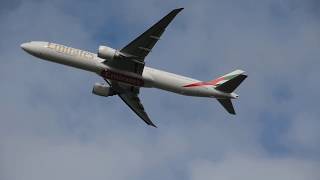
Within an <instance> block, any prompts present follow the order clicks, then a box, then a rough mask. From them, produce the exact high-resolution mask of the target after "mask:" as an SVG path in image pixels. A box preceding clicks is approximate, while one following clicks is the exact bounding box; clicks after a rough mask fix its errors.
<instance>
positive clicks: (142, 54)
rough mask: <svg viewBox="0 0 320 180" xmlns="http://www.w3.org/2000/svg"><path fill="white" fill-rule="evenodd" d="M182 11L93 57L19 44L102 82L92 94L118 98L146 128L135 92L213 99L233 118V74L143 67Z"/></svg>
mask: <svg viewBox="0 0 320 180" xmlns="http://www.w3.org/2000/svg"><path fill="white" fill-rule="evenodd" d="M181 10H183V8H178V9H174V10H172V11H171V12H169V13H168V14H167V15H166V16H164V17H163V18H162V19H161V20H160V21H158V22H157V23H155V24H154V25H153V26H151V27H150V28H149V29H148V30H147V31H145V32H144V33H142V34H141V35H140V36H138V37H137V38H136V39H134V40H133V41H131V42H130V43H129V44H128V45H126V46H125V47H123V48H122V49H113V48H111V47H108V46H99V49H98V52H97V54H95V53H92V52H88V51H85V50H81V49H76V48H73V47H68V46H64V45H60V44H57V43H52V42H43V41H31V42H27V43H23V44H21V48H22V49H23V50H24V51H26V52H27V53H29V54H31V55H33V56H35V57H38V58H40V59H44V60H47V61H51V62H55V63H59V64H63V65H67V66H72V67H75V68H78V69H82V70H86V71H89V72H93V73H96V74H98V75H99V76H100V77H102V78H103V79H104V80H105V82H103V83H95V84H94V86H93V89H92V93H93V94H95V95H99V96H104V97H109V96H113V95H118V96H119V97H120V98H121V99H122V101H123V102H124V103H126V104H127V105H128V106H129V107H130V108H131V110H132V111H134V112H135V113H136V114H137V115H138V116H139V117H140V118H141V119H142V120H143V121H144V122H145V123H146V124H148V125H150V126H153V127H157V126H156V125H155V124H154V123H153V122H152V121H151V119H150V118H149V116H148V114H147V113H146V111H145V109H144V107H143V105H142V103H141V101H140V99H139V90H140V88H141V87H144V88H158V89H161V90H165V91H170V92H173V93H177V94H181V95H186V96H197V97H209V98H215V99H217V100H218V102H219V103H220V104H221V105H222V106H223V107H224V108H225V109H226V111H227V112H229V113H230V114H235V110H234V107H233V104H232V101H231V99H237V98H238V97H239V96H238V95H237V94H236V93H234V92H233V91H234V90H235V89H236V88H237V87H238V86H239V85H240V84H241V82H242V81H243V80H244V79H246V78H247V75H246V74H245V72H244V71H242V70H239V69H238V70H235V71H233V72H231V73H228V74H226V75H224V76H221V77H219V78H217V79H214V80H211V81H199V80H196V79H193V78H189V77H185V76H181V75H177V74H174V73H169V72H166V71H161V70H158V69H154V68H151V67H147V66H145V59H146V57H147V55H148V54H149V53H150V52H151V50H152V48H153V47H154V45H155V44H156V43H157V42H158V40H160V36H161V35H162V34H163V32H164V31H165V29H166V28H167V26H168V25H169V24H170V22H171V21H172V20H173V19H174V18H175V17H176V15H177V14H178V13H179V12H180V11H181Z"/></svg>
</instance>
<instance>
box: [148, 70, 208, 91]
mask: <svg viewBox="0 0 320 180" xmlns="http://www.w3.org/2000/svg"><path fill="white" fill-rule="evenodd" d="M143 76H144V77H147V76H148V77H149V79H151V80H152V81H150V82H152V83H151V84H152V87H155V88H158V89H162V90H166V91H170V92H174V93H177V94H182V95H187V96H199V97H212V96H214V90H213V89H211V88H209V87H191V88H190V87H183V86H184V85H186V84H188V83H193V82H198V81H197V80H195V79H190V78H187V77H184V76H180V75H176V74H173V73H168V72H164V71H160V70H156V69H152V68H148V67H145V71H144V73H143ZM150 77H151V78H150Z"/></svg>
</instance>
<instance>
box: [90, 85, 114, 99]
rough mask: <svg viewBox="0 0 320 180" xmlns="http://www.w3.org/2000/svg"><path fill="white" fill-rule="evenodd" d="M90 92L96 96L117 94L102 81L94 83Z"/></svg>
mask: <svg viewBox="0 0 320 180" xmlns="http://www.w3.org/2000/svg"><path fill="white" fill-rule="evenodd" d="M92 93H93V94H95V95H98V96H105V97H108V96H113V95H115V94H117V93H116V92H115V91H114V90H113V89H112V88H111V87H109V86H107V85H106V84H103V83H95V84H94V86H93V89H92Z"/></svg>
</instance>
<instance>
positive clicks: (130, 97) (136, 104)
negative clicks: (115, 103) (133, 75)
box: [119, 93, 157, 127]
mask: <svg viewBox="0 0 320 180" xmlns="http://www.w3.org/2000/svg"><path fill="white" fill-rule="evenodd" d="M119 97H120V98H121V99H122V101H123V102H124V103H126V104H127V105H128V106H129V107H130V109H131V110H132V111H133V112H135V113H136V114H137V115H138V116H139V117H140V118H141V119H142V120H143V121H144V122H145V123H147V124H148V125H150V126H153V127H157V126H156V125H154V124H153V122H152V121H151V119H150V118H149V116H148V114H147V113H146V112H145V110H144V107H143V105H142V104H141V101H140V99H139V97H138V95H137V94H133V93H126V94H119Z"/></svg>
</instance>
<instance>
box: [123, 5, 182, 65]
mask: <svg viewBox="0 0 320 180" xmlns="http://www.w3.org/2000/svg"><path fill="white" fill-rule="evenodd" d="M182 9H183V8H179V9H174V10H172V11H171V12H170V13H169V14H167V15H166V16H165V17H163V18H162V19H161V20H160V21H158V22H157V23H156V24H154V25H153V26H152V27H151V28H149V29H148V30H147V31H145V32H144V33H143V34H141V35H140V36H139V37H137V38H136V39H134V40H133V41H132V42H130V43H129V44H128V45H127V46H125V47H124V48H122V49H121V50H120V52H122V53H124V54H128V55H132V56H134V57H135V58H136V60H138V61H142V62H143V61H144V58H145V57H146V56H147V55H148V54H149V52H151V49H152V48H153V47H154V45H155V44H156V43H157V42H158V40H159V39H160V36H161V35H162V33H163V32H164V31H165V29H166V27H167V26H168V25H169V24H170V22H171V21H172V20H173V18H174V17H175V16H176V15H177V14H178V13H179V12H180V11H181V10H182Z"/></svg>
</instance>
